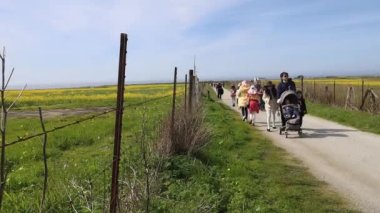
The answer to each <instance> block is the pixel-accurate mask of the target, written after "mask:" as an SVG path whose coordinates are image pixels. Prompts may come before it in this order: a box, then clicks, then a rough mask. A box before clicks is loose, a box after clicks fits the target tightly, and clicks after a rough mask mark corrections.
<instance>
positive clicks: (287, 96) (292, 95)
mask: <svg viewBox="0 0 380 213" xmlns="http://www.w3.org/2000/svg"><path fill="white" fill-rule="evenodd" d="M285 100H289V101H290V103H291V104H298V97H297V94H296V92H294V91H293V90H287V91H285V92H283V93H282V94H281V97H280V104H281V105H282V104H283V102H284V101H285Z"/></svg>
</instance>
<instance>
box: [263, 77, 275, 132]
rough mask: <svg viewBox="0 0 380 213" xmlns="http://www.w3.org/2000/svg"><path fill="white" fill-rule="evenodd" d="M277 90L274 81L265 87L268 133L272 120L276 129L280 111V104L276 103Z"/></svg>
mask: <svg viewBox="0 0 380 213" xmlns="http://www.w3.org/2000/svg"><path fill="white" fill-rule="evenodd" d="M276 97H277V90H276V87H275V85H274V84H272V81H268V83H267V85H265V86H264V94H263V100H264V103H265V112H266V115H267V131H268V132H270V126H271V125H270V121H271V120H272V128H273V129H276V123H275V121H276V111H277V110H278V104H277V101H276Z"/></svg>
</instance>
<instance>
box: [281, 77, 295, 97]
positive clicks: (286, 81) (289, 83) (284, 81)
mask: <svg viewBox="0 0 380 213" xmlns="http://www.w3.org/2000/svg"><path fill="white" fill-rule="evenodd" d="M280 77H281V82H280V84H278V86H277V99H279V98H280V97H281V94H282V93H283V92H285V91H287V90H293V91H294V92H295V91H296V84H295V83H294V81H293V80H292V79H291V78H289V74H288V73H287V72H282V73H281V74H280Z"/></svg>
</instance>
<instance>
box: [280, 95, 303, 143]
mask: <svg viewBox="0 0 380 213" xmlns="http://www.w3.org/2000/svg"><path fill="white" fill-rule="evenodd" d="M279 104H280V113H281V117H282V119H284V120H285V126H284V127H282V128H280V135H281V134H282V132H283V131H284V133H285V137H286V138H287V137H288V131H297V132H298V135H299V136H300V137H301V136H302V129H301V113H300V112H301V110H300V104H299V100H298V97H297V94H296V93H295V92H294V91H291V90H288V91H285V92H284V93H282V94H281V97H280V101H279Z"/></svg>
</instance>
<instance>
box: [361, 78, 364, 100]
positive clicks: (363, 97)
mask: <svg viewBox="0 0 380 213" xmlns="http://www.w3.org/2000/svg"><path fill="white" fill-rule="evenodd" d="M361 102H362V103H363V102H364V80H362V100H361Z"/></svg>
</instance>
